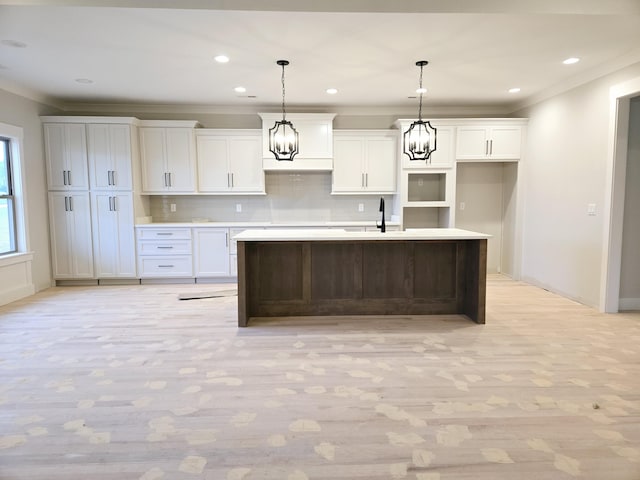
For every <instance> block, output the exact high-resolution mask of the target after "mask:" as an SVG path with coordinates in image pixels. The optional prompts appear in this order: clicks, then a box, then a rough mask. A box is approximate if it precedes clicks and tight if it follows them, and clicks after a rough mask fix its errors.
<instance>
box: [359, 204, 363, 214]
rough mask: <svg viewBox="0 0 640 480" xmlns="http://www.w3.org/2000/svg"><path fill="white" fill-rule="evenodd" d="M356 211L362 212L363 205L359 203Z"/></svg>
mask: <svg viewBox="0 0 640 480" xmlns="http://www.w3.org/2000/svg"><path fill="white" fill-rule="evenodd" d="M358 211H359V212H364V203H359V204H358Z"/></svg>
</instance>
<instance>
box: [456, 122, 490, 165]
mask: <svg viewBox="0 0 640 480" xmlns="http://www.w3.org/2000/svg"><path fill="white" fill-rule="evenodd" d="M488 134H489V132H488V129H487V128H486V127H458V140H457V142H456V158H457V159H458V160H466V159H478V158H480V159H482V158H486V157H487V156H488V155H489V136H488Z"/></svg>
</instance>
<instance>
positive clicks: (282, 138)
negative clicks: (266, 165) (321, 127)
mask: <svg viewBox="0 0 640 480" xmlns="http://www.w3.org/2000/svg"><path fill="white" fill-rule="evenodd" d="M276 63H277V64H278V65H280V66H281V67H282V120H281V121H279V122H278V121H277V122H276V123H275V125H274V126H273V127H272V128H270V129H269V151H270V152H271V153H273V154H274V155H275V157H276V160H289V161H291V160H293V157H294V156H295V155H296V154H297V153H298V132H296V129H295V128H293V124H292V123H291V122H288V121H287V118H286V113H285V109H284V67H285V66H286V65H289V61H288V60H278V61H277V62H276Z"/></svg>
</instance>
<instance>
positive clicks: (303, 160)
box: [258, 113, 335, 170]
mask: <svg viewBox="0 0 640 480" xmlns="http://www.w3.org/2000/svg"><path fill="white" fill-rule="evenodd" d="M258 115H260V117H261V118H262V157H263V167H264V169H265V170H331V169H332V168H333V118H334V117H335V114H334V113H292V114H287V120H288V121H290V122H291V123H292V124H293V127H294V128H295V129H296V131H297V132H298V142H299V148H298V154H297V155H296V156H295V157H293V160H292V161H278V160H276V159H275V156H274V154H273V153H271V152H270V151H269V129H271V128H272V127H273V126H274V124H275V122H276V121H280V120H282V114H281V113H259V114H258Z"/></svg>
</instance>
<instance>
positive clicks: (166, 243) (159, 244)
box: [136, 227, 193, 278]
mask: <svg viewBox="0 0 640 480" xmlns="http://www.w3.org/2000/svg"><path fill="white" fill-rule="evenodd" d="M136 234H137V241H138V276H139V277H140V278H189V277H193V254H192V248H191V229H190V228H187V227H183V228H182V227H178V228H173V227H167V228H162V227H138V228H137V229H136Z"/></svg>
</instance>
